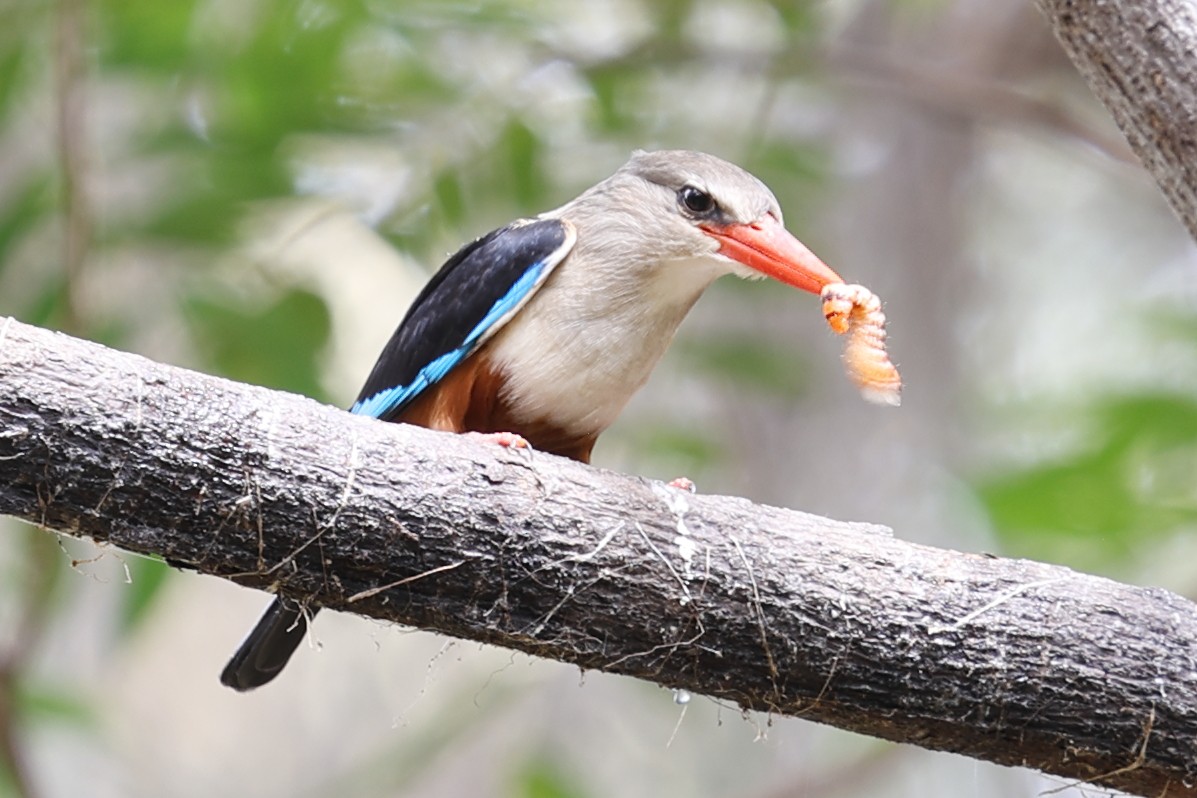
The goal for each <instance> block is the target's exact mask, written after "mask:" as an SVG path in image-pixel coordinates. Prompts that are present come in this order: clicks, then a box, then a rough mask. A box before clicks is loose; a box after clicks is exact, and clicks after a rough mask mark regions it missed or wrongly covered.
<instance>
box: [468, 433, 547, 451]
mask: <svg viewBox="0 0 1197 798" xmlns="http://www.w3.org/2000/svg"><path fill="white" fill-rule="evenodd" d="M466 434H467V435H469V436H470V437H471V438H473V439H474V440H477V441H481V442H482V443H494V444H497V445H499V446H502V447H503V448H504V449H525V450H527V451H529V452H530V451H532V444H530V443H528V440H527V439H526V438H525V437H524V436H523V435H516V434H515V433H514V432H467V433H466Z"/></svg>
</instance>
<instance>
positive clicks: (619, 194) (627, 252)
mask: <svg viewBox="0 0 1197 798" xmlns="http://www.w3.org/2000/svg"><path fill="white" fill-rule="evenodd" d="M551 215H553V216H560V217H562V218H567V219H569V220H570V221H571V222H573V223H574V224H575V226H577V228H578V246H579V248H583V247H584V248H585V249H586V250H587V251H589V252H593V253H594V254H595V255H597V256H599V257H602V258H604V259H606V260H608V261H627V262H628V263H629V264H632V263H635V264H639V265H641V266H644V267H651V266H653V265H656V264H658V263H669V262H675V261H693V260H700V261H703V262H709V263H710V265H711V266H713V267H715V268H717V269H721V270H722V271H725V272H733V273H736V274H739V275H740V276H767V277H773V278H775V279H777V280H780V281H782V282H784V283H788V284H790V285H793V286H795V287H797V288H801V289H803V290H806V291H810V292H812V293H816V294H817V293H819V291H820V290H821V289H822V287H823V286H824V285H826V284H828V283H832V282H842V280H840V278H839V277H838V276H837V275H836V274H835V272H833V271H831V269H829V268H828V267H827V266H825V265H824V264H823V263H822V261H820V260H819V259H818V258H816V257H815V256H814V255H813V254H812V253H811V252H810V250H808V249H807V248H806V247H805V246H803V245H802V244H801V243H800V242H799V241H798V240H797V239H796V238H794V237H793V236H792V235H790V234H789V233H788V232H786V230H785V228H784V227H783V226H782V221H781V220H782V215H781V207H780V206H779V205H778V203H777V198H776V197H774V196H773V192H772V191H770V190H769V188H768V186H766V185H765V184H764V183H762V182H761V181H760V180H758V179H757V178H756V177H754V176H753V175H751V174H749V173H748V172H746V171H744V170H743V169H741V168H740V167H738V166H736V165H735V164H731V163H728V162H727V161H724V160H722V159H721V158H716V157H715V156H713V155H707V154H706V153H702V152H693V151H690V150H660V151H657V152H645V151H642V150H638V151H636V152H635V153H633V154H632V157H631V159H630V160H629V161H628V162H627V163H626V164H624V165H623V167H621V168H620V169H619V171H617V172H616V173H615V174H614V175H612V176H611V177H609V178H607V179H606V180H604V181H603V182H601V183H599V184H598V185H596V186H595V187H594V188H591V189H590V190H588V191H587V192H585V193H584V194H582V195H581V196H580V197H578V198H577V199H576V200H574V201H573V202H570V203H569V204H567V205H565V206H563V207H561V208H559V209H557V210H556V211H553V212H552V214H551Z"/></svg>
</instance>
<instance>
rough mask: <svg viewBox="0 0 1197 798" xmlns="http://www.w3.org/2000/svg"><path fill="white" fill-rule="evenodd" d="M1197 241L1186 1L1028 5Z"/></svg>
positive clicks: (1194, 72)
mask: <svg viewBox="0 0 1197 798" xmlns="http://www.w3.org/2000/svg"><path fill="white" fill-rule="evenodd" d="M1036 3H1037V5H1038V6H1039V8H1040V9H1041V10H1042V11H1043V13H1044V14H1046V15H1047V18H1048V20H1049V21H1050V22H1051V25H1052V30H1054V31H1055V34H1056V38H1058V39H1059V40H1060V43H1061V44H1062V45H1063V46H1064V50H1065V51H1066V52H1067V53H1068V57H1069V58H1071V59H1072V62H1073V63H1074V64H1076V67H1077V69H1078V70H1080V72H1081V74H1082V75H1083V76H1084V78H1085V80H1086V81H1087V82H1088V83H1089V86H1090V88H1092V89H1093V93H1094V94H1096V95H1097V97H1098V99H1100V100H1101V101H1102V103H1104V104H1105V106H1106V108H1108V109H1109V111H1110V113H1111V114H1112V115H1113V117H1114V121H1115V122H1117V123H1118V127H1120V128H1121V129H1122V132H1123V133H1124V134H1125V135H1126V138H1127V141H1129V142H1130V145H1131V147H1132V148H1133V149H1134V151H1135V153H1136V154H1137V155H1138V156H1139V158H1140V159H1141V160H1142V161H1143V165H1144V166H1145V167H1147V170H1148V171H1149V172H1151V174H1152V176H1153V177H1154V178H1155V180H1156V182H1157V183H1158V184H1159V186H1160V190H1162V191H1163V192H1164V196H1165V197H1167V198H1168V202H1169V203H1171V205H1172V210H1174V211H1175V212H1176V215H1177V216H1179V217H1180V219H1181V221H1182V222H1184V224H1185V227H1187V228H1188V230H1189V234H1190V235H1192V236H1193V237H1194V239H1197V9H1195V8H1194V6H1193V3H1191V2H1187V1H1186V0H1154V2H1146V3H1132V2H1120V3H1110V2H1102V1H1101V0H1036Z"/></svg>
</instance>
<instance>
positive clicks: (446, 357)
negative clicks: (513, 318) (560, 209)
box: [349, 258, 549, 418]
mask: <svg viewBox="0 0 1197 798" xmlns="http://www.w3.org/2000/svg"><path fill="white" fill-rule="evenodd" d="M548 262H549V258H543V259H541V260H539V261H537V262H536V263H534V264H532V266H531V267H530V268H529V269H528V270H527V271H526V272H524V274H523V276H521V277H520V279H518V280H516V281H515V284H514V285H512V286H511V288H510V289H508V291H507V293H506V294H504V295H503V296H502V297H501V298H500V299H499V301H498V302H496V303H495V304H494V305H492V306H491V309H490V310H489V311H487V313H486V315H485V316H483V317H482V321H480V322H478V324H477V325H475V326H474V329H472V330H470V333H469V335H467V336H466V338H465V340H464V341H462V342H461V345H460V346H458V347H457V348H455V349H452V350H450V351H448V352H446V353H445V354H443V355H441V356H440V357H438V358H436V359H435V360H433V361H432V362H430V363H429V364H428V365H426V366H424V367H423V368H422V369H420V371H419V372H418V373H417V374H416V377H415V379H413V380H412V381H411V382H410V383H408V384H407V385H396V386H395V387H393V388H387V389H386V390H383V391H379V392H378V393H376V394H374V395H373V396H371V397H369V398H367V399H363V400H361V401H359V402H357V403H356V404H355V405H354V406H353V407H351V408H350V409H349V412H350V413H356V414H358V415H362V416H371V417H373V418H381V417H382V416H384V415H386V414H388V413H390V412H392V411H394V410H396V409H397V408H399V407H402V406H403V405H406V404H408V403H409V402H411V401H412V400H413V399H415V398H416V397H417V396H419V395H420V394H421V393H423V392H424V391H425V390H426V389H428V388H429V387H431V386H432V385H435V384H436V383H438V382H440V381H441V380H442V379H444V377H445V375H446V374H448V373H449V372H450V371H452V370H453V368H454V367H455V366H457V365H458V364H459V363H461V361H463V360H465V359H466V358H467V357H468V356H469V355H470V354H471V353H472V352H473V351H474V349H475V348H476V347H477V345H478V341H480V340H481V339H482V337H483V336H484V335H486V332H487V330H489V329H490V328H491V327H493V326H494V325H495V324H496V323H497V322H498V321H499V320H500V319H502V318H503V317H504V316H506V315H507V314H508V313H510V312H511V311H512V310H514V309H515V308H516V307H517V306H518V305H519V303H520V302H522V301H523V300H524V298H525V297H527V295H528V292H530V291H531V290H532V289H533V288H534V287H535V286H536V283H537V281H538V280H539V279H540V275H541V274H542V273H543V272H544V269H545V266H546V265H548Z"/></svg>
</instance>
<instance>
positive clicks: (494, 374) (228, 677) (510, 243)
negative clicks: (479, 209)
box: [220, 150, 843, 691]
mask: <svg viewBox="0 0 1197 798" xmlns="http://www.w3.org/2000/svg"><path fill="white" fill-rule="evenodd" d="M725 274H734V275H736V276H738V277H745V278H750V279H752V278H763V277H771V278H773V279H775V280H778V281H780V282H782V283H786V284H788V285H791V286H793V287H795V288H799V289H801V290H803V291H807V292H810V293H813V294H819V292H820V291H821V290H822V288H823V287H824V286H825V285H828V284H830V283H841V282H843V281H842V280H841V279H840V277H839V276H838V275H837V274H836V273H835V272H833V271H832V270H831V269H830V268H828V267H827V266H826V265H825V264H824V263H823V262H822V261H821V260H819V258H817V257H816V256H815V255H814V254H813V253H812V252H811V251H810V250H809V249H807V247H806V246H805V245H803V244H802V243H801V242H799V241H798V239H797V238H795V237H794V236H793V235H791V234H790V233H789V232H787V231H786V229H785V227H784V225H783V223H782V214H781V207H780V206H779V205H778V202H777V198H776V197H774V196H773V192H771V191H770V190H769V188H768V187H767V186H766V185H765V184H764V183H762V182H761V181H760V180H758V179H757V178H756V177H754V176H752V175H751V174H749V173H748V172H746V171H745V170H743V169H741V168H740V167H738V166H735V165H734V164H731V163H728V162H727V161H724V160H722V159H720V158H717V157H715V156H713V155H707V154H705V153H701V152H692V151H687V150H663V151H656V152H646V151H637V152H635V153H633V154H632V157H631V159H630V160H629V161H628V162H627V163H626V164H624V166H623V167H621V168H620V169H619V170H618V171H617V172H615V174H613V175H611V176H610V177H608V178H607V179H606V180H603V181H602V182H600V183H598V184H597V185H595V186H593V187H592V188H590V189H587V190H586V191H584V192H583V193H582V194H581V195H580V196H578V197H577V198H576V199H574V200H572V201H570V202H567V203H566V204H564V205H562V206H561V207H559V208H557V209H555V210H551V211H547V212H545V213H542V214H540V215H539V216H537V217H535V218H531V219H519V220H516V221H514V222H512V223H511V224H509V225H507V226H506V227H501V228H499V229H497V230H494V231H492V232H490V233H487V234H486V235H484V236H482V237H481V238H479V239H477V240H475V241H473V242H471V243H469V244H467V245H466V246H465V247H463V248H462V249H461V250H460V251H459V252H457V253H456V254H455V255H453V256H452V257H450V258H449V260H447V261H446V262H445V264H444V265H443V266H441V268H440V270H439V271H437V272H436V274H435V275H433V277H432V279H431V280H429V281H428V284H427V285H426V286H425V287H424V289H423V290H422V291H421V292H420V294H419V295H418V296H417V297H416V299H415V301H414V302H413V303H412V305H411V307H410V308H409V309H408V311H407V315H406V316H404V318H403V321H402V322H400V323H399V327H398V328H397V329H396V330H395V332H394V334H393V335H392V336H391V338H390V340H389V341H388V342H387V344H386V346H385V347H384V348H383V350H382V354H381V355H380V356H379V358H378V362H377V363H376V364H375V365H374V368H373V370H372V371H371V372H370V376H369V377H368V378H367V379H366V383H365V385H364V386H363V387H362V390H361V393H360V394H359V395H358V398H357V401H356V402H355V403H354V405H353V407H352V408H351V409H350V412H351V413H356V414H359V415H364V416H370V417H373V418H377V419H379V420H381V421H394V422H400V423H405V424H417V425H420V426H423V427H429V428H431V429H435V430H443V431H447V432H456V433H476V434H482V435H486V436H488V437H489V438H490V439H491V440H493V441H494V442H496V443H499V444H501V445H506V446H531V447H532V448H533V449H535V450H538V451H541V452H548V453H550V454H555V455H560V456H562V457H568V458H570V459H573V460H577V461H580V462H583V463H589V462H590V454H591V451H592V450H593V449H594V444H595V441H596V440H597V439H598V436H599V434H600V433H602V432H603V430H605V429H607V427H609V426H610V425H611V424H612V422H614V421H615V418H616V416H617V415H619V412H620V411H621V410H622V409H623V407H624V405H626V404H627V402H628V400H629V399H630V398H631V397H632V395H633V394H634V393H635V392H636V390H637V389H639V388H640V386H642V385H643V384H644V383H645V381H646V380H647V379H648V376H649V372H651V371H652V368H653V366H654V365H656V363H657V361H658V360H659V359H660V358H661V355H662V354H664V352H665V350H666V348H667V347H668V346H669V343H670V342H671V341H672V340H673V336H674V333H675V332H676V330H677V328H678V325H679V324H680V323H681V321H682V319H683V318H684V317H685V315H686V313H687V312H688V311H689V310H690V308H691V307H693V305H694V303H695V302H696V301H698V298H699V296H700V295H701V294H702V292H703V291H704V290H706V288H707V286H709V285H710V284H711V283H712V282H713V281H714V280H715V279H716V278H718V277H721V276H723V275H725ZM314 610H315V608H310V609H309V608H306V607H304V606H303V605H302V604H300V603H299V602H298V601H296V600H294V599H290V598H284V597H281V596H280V597H277V598H275V599H274V601H273V603H272V604H271V605H270V607H269V609H268V610H267V611H266V614H265V615H264V616H263V617H262V619H261V620H260V621H259V622H258V625H257V626H256V627H254V629H253V631H251V632H250V633H249V636H248V637H247V638H246V639H245V641H244V642H243V643H242V644H241V647H240V648H239V649H238V650H237V652H236V653H235V654H234V655H233V657H232V659H231V660H230V661H229V663H228V665H227V666H226V667H225V669H224V671H223V672H222V674H221V677H220V678H221V682H222V683H224V684H225V685H227V686H228V687H232V688H233V689H235V690H242V691H244V690H251V689H253V688H255V687H260V686H261V685H263V684H266V683H267V682H269V681H271V680H272V679H273V678H274V677H275V676H276V675H278V673H279V672H280V671H281V670H282V668H283V666H284V665H286V663H287V661H288V660H289V659H290V657H291V654H292V653H293V652H294V651H295V649H296V648H297V647H298V645H299V643H300V642H301V641H302V639H303V637H304V635H305V632H306V629H307V624H308V621H309V619H310V616H311V614H312V613H313V612H314Z"/></svg>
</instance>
